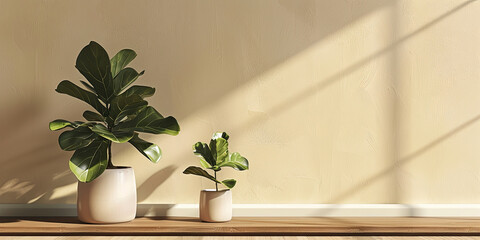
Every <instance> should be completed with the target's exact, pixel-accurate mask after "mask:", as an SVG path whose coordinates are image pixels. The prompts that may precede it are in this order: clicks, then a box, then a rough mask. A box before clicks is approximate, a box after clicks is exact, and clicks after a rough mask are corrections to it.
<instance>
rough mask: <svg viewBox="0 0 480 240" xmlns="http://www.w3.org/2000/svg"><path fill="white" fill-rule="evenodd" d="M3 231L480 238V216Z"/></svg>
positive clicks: (11, 222) (2, 224)
mask: <svg viewBox="0 0 480 240" xmlns="http://www.w3.org/2000/svg"><path fill="white" fill-rule="evenodd" d="M0 235H3V236H15V235H17V236H20V235H29V236H35V235H43V236H49V235H52V236H61V235H65V236H69V235H77V236H81V235H89V236H121V235H124V236H157V235H158V236H161V235H168V236H242V235H243V236H309V235H312V236H315V235H317V236H339V235H345V236H358V235H365V236H374V235H376V236H397V235H408V236H415V235H436V236H444V235H458V236H462V235H464V236H467V235H468V236H474V235H477V236H480V219H479V218H235V219H233V220H232V221H231V222H226V223H204V222H200V221H199V220H198V219H194V218H137V219H135V220H134V221H132V222H128V223H119V224H99V225H92V224H84V223H81V222H79V221H78V220H77V219H76V218H31V219H13V218H2V219H1V221H0Z"/></svg>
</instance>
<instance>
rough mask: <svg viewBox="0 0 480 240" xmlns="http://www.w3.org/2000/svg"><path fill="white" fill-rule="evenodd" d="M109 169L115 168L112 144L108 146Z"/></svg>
mask: <svg viewBox="0 0 480 240" xmlns="http://www.w3.org/2000/svg"><path fill="white" fill-rule="evenodd" d="M107 168H115V166H114V165H113V163H112V142H110V143H109V144H108V165H107Z"/></svg>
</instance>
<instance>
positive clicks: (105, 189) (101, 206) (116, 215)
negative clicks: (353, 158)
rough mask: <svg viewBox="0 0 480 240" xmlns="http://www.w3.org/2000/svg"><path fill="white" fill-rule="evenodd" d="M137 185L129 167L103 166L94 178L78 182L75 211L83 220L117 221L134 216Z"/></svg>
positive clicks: (93, 221)
mask: <svg viewBox="0 0 480 240" xmlns="http://www.w3.org/2000/svg"><path fill="white" fill-rule="evenodd" d="M136 212H137V187H136V185H135V173H134V172H133V168H131V167H117V168H115V169H106V170H105V172H103V173H102V175H100V176H99V177H98V178H96V179H95V180H93V181H91V182H89V183H83V182H78V197H77V213H78V218H79V220H80V221H82V222H86V223H119V222H128V221H131V220H133V219H135V214H136Z"/></svg>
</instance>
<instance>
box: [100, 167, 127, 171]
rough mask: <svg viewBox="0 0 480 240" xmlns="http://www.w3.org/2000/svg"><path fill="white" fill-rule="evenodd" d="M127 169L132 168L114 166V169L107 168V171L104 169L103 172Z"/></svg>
mask: <svg viewBox="0 0 480 240" xmlns="http://www.w3.org/2000/svg"><path fill="white" fill-rule="evenodd" d="M128 169H133V168H132V167H130V166H115V168H107V169H105V171H107V170H110V171H112V170H128Z"/></svg>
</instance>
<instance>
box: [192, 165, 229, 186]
mask: <svg viewBox="0 0 480 240" xmlns="http://www.w3.org/2000/svg"><path fill="white" fill-rule="evenodd" d="M183 173H184V174H193V175H197V176H202V177H205V178H208V179H210V180H212V181H214V182H217V183H222V182H220V181H218V180H217V179H215V177H213V176H212V175H210V174H209V173H208V172H207V171H205V170H203V169H202V168H199V167H195V166H190V167H188V168H187V169H185V170H184V171H183Z"/></svg>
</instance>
